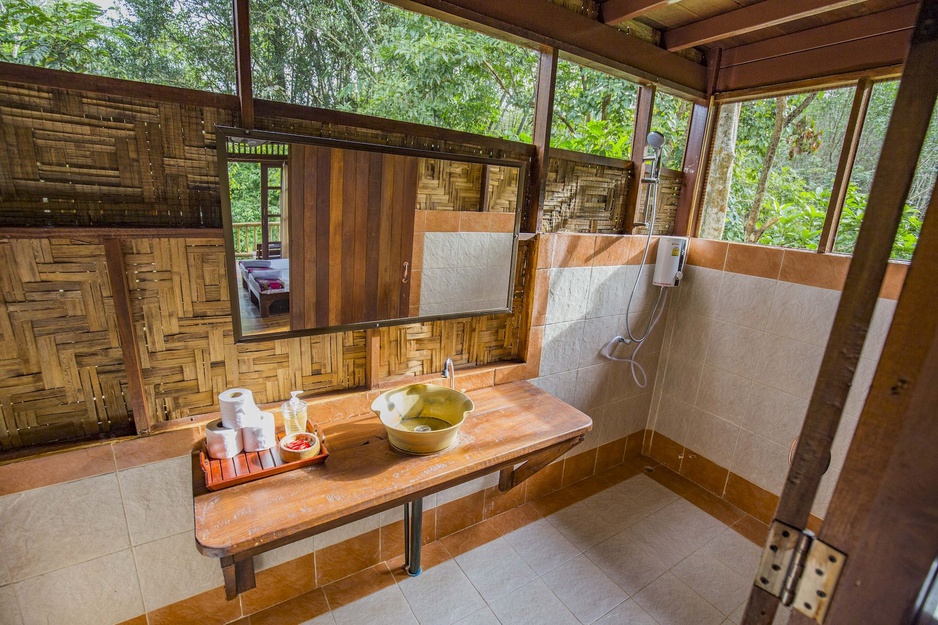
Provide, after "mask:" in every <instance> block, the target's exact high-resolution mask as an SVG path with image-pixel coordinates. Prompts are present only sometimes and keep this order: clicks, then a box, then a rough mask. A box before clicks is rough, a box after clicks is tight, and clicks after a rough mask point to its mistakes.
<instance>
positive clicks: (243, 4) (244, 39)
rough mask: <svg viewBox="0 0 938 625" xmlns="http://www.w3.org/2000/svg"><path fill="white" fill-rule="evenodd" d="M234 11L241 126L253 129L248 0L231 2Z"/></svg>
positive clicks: (252, 86) (252, 88) (252, 87)
mask: <svg viewBox="0 0 938 625" xmlns="http://www.w3.org/2000/svg"><path fill="white" fill-rule="evenodd" d="M232 3H233V9H234V31H235V32H234V39H235V70H236V71H235V76H236V78H237V86H238V100H240V102H241V125H242V126H243V127H244V128H247V129H248V130H253V128H254V85H253V83H252V82H251V18H250V8H249V7H248V4H249V2H248V0H232Z"/></svg>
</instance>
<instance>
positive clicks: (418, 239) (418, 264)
mask: <svg viewBox="0 0 938 625" xmlns="http://www.w3.org/2000/svg"><path fill="white" fill-rule="evenodd" d="M416 234H418V235H419V234H420V233H419V232H418V233H416ZM425 240H426V239H425V238H424V237H423V235H420V236H414V250H413V252H412V253H411V256H410V259H411V263H410V268H411V269H412V270H413V271H420V270H421V269H423V244H424V241H425Z"/></svg>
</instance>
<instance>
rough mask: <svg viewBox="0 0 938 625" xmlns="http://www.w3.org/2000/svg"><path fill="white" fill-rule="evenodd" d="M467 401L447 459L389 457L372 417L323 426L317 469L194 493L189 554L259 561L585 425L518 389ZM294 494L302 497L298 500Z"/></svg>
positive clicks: (585, 420) (542, 396)
mask: <svg viewBox="0 0 938 625" xmlns="http://www.w3.org/2000/svg"><path fill="white" fill-rule="evenodd" d="M469 396H470V397H471V398H472V399H473V401H474V402H475V404H476V411H475V413H474V415H473V418H471V419H467V420H466V421H465V422H464V424H463V426H462V428H463V430H462V432H461V434H462V435H461V437H460V442H459V443H458V444H457V445H456V447H454V448H453V449H451V450H450V451H449V452H447V453H443V454H437V455H433V456H423V457H410V456H402V455H397V454H394V453H390V452H389V451H388V447H387V441H386V432H385V431H384V429H383V426H381V424H380V422H379V421H378V419H377V417H375V416H373V415H372V416H367V417H363V418H361V419H354V420H351V421H350V420H342V421H336V422H332V423H329V424H327V425H325V426H324V427H323V432H324V433H325V435H326V439H327V440H328V441H329V442H330V448H329V451H330V457H329V460H328V462H327V464H326V465H324V466H322V467H311V468H308V469H306V470H304V471H287V472H285V473H282V474H280V475H276V476H272V477H269V478H265V479H264V480H261V481H256V482H251V483H248V484H243V485H240V486H235V487H233V488H230V489H227V490H224V491H221V492H218V493H213V494H209V495H196V497H195V519H196V530H195V531H196V537H197V542H198V546H199V550H200V551H201V552H202V553H203V554H205V555H209V556H215V557H222V556H228V555H236V556H237V557H239V558H243V557H246V556H248V555H253V554H256V553H261V552H264V551H267V550H269V549H272V548H274V547H276V546H279V545H281V544H287V543H289V542H293V541H295V540H299V539H301V538H303V537H305V536H309V535H312V534H315V533H318V532H320V531H325V530H326V529H330V528H331V527H336V526H338V525H341V524H344V523H347V522H351V521H354V520H356V519H358V518H363V517H364V516H369V515H371V514H374V513H377V512H380V511H382V510H386V509H390V508H392V507H395V506H397V505H400V504H401V503H403V502H404V501H410V500H412V499H414V498H415V497H420V496H424V495H425V494H430V493H432V492H437V491H439V490H442V489H445V488H447V487H450V486H453V485H455V484H458V483H462V482H465V481H470V480H472V479H475V478H476V477H479V476H481V475H484V474H488V473H491V472H493V471H498V470H500V469H501V468H504V467H507V466H512V465H514V464H516V463H517V462H521V461H523V460H524V459H526V457H528V456H530V455H533V454H536V453H538V452H539V451H541V450H542V449H545V448H548V447H552V446H554V445H557V444H560V443H563V442H564V441H567V440H571V439H578V438H579V437H580V436H582V435H584V434H585V433H586V432H587V431H588V430H589V429H590V427H591V425H592V423H591V421H590V419H589V417H587V416H586V415H584V414H583V413H581V412H580V411H578V410H576V409H575V408H572V407H571V406H568V405H566V404H564V403H563V402H561V401H560V400H558V399H556V398H553V397H551V396H550V395H548V394H547V393H545V392H543V391H541V390H540V389H537V388H536V387H534V386H533V385H531V384H529V383H527V382H515V383H511V384H503V385H500V386H497V387H490V388H486V389H480V390H478V391H472V392H470V393H469ZM508 424H510V426H509V425H508ZM376 437H377V438H376ZM298 492H299V493H304V496H303V497H302V498H300V499H298V498H297V497H295V494H296V493H298ZM235 511H237V512H238V513H237V514H235V513H234V512H235Z"/></svg>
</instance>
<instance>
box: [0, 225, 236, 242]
mask: <svg viewBox="0 0 938 625" xmlns="http://www.w3.org/2000/svg"><path fill="white" fill-rule="evenodd" d="M224 236H225V231H224V229H222V228H64V227H59V226H55V227H41V228H40V227H36V228H0V238H8V239H49V238H56V239H95V240H97V239H107V238H114V239H136V238H142V237H145V238H148V239H188V238H194V239H221V238H223V237H224Z"/></svg>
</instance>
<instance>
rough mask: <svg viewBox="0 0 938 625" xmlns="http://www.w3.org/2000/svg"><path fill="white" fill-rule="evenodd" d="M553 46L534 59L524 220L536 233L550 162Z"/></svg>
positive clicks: (553, 74)
mask: <svg viewBox="0 0 938 625" xmlns="http://www.w3.org/2000/svg"><path fill="white" fill-rule="evenodd" d="M556 79H557V49H556V48H547V49H544V50H541V53H540V55H539V56H538V60H537V86H536V89H535V92H534V149H535V150H536V152H537V157H536V158H535V159H534V162H533V163H532V167H531V181H532V185H533V188H532V189H531V197H530V199H529V202H528V215H527V219H525V220H524V223H525V224H526V225H527V227H526V228H525V230H527V231H528V232H540V231H541V222H542V221H543V219H544V199H545V196H546V194H547V170H548V164H549V162H550V125H551V120H552V118H553V113H554V88H555V86H556V83H557V80H556Z"/></svg>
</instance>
